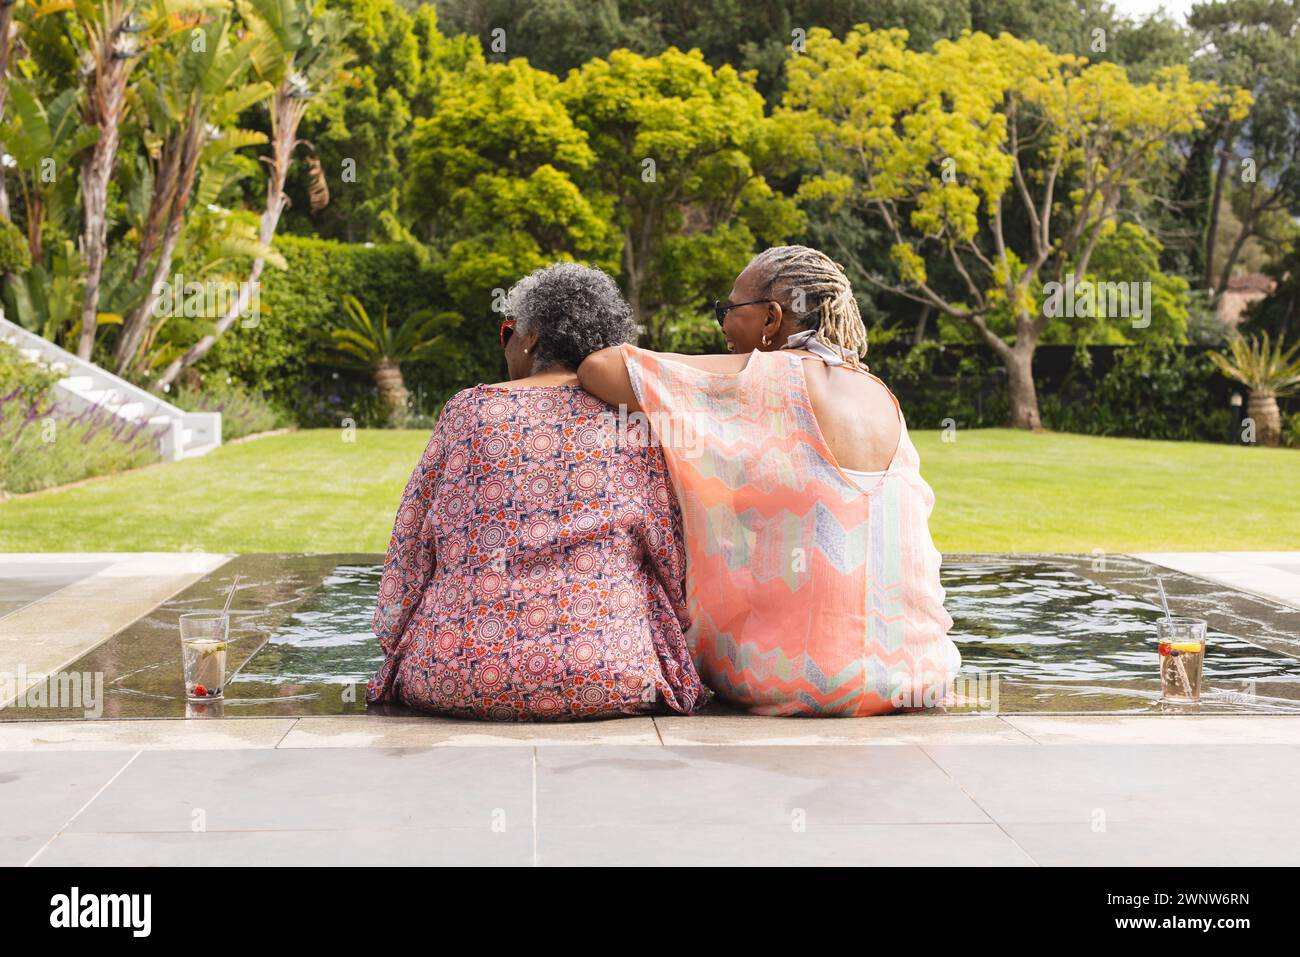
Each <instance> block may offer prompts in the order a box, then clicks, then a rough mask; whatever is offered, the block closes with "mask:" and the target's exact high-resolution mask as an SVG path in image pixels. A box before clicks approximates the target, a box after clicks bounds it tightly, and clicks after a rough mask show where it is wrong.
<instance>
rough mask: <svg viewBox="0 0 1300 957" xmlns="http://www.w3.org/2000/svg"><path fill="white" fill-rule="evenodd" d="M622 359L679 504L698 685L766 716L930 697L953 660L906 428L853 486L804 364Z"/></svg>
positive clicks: (763, 359)
mask: <svg viewBox="0 0 1300 957" xmlns="http://www.w3.org/2000/svg"><path fill="white" fill-rule="evenodd" d="M622 352H623V358H624V361H625V363H626V365H627V368H628V372H629V375H630V377H631V380H632V387H633V389H634V391H635V392H636V395H637V397H638V400H639V402H640V404H641V407H642V409H643V410H644V411H645V414H646V416H647V418H648V419H649V426H650V428H652V429H653V430H655V432H656V434H657V435H659V436H660V438H661V441H662V444H663V448H664V452H665V455H666V457H667V459H668V465H669V468H670V470H671V472H672V476H673V480H674V484H675V485H676V489H677V494H678V497H679V500H680V502H681V508H682V515H683V524H684V527H685V530H686V542H687V550H688V562H687V601H688V604H689V608H690V617H691V621H692V624H691V626H690V629H689V631H688V632H687V640H688V642H689V643H690V647H691V651H692V654H693V655H694V658H695V663H696V666H697V667H698V668H699V671H700V675H701V677H702V678H703V679H704V681H705V683H706V684H707V685H708V686H709V687H710V688H712V689H713V690H714V691H715V692H716V693H717V694H718V695H719V696H720V697H721V698H723V699H725V700H727V701H730V702H732V703H734V704H737V705H740V706H741V707H744V708H746V709H748V710H749V711H751V712H753V713H755V714H765V715H838V716H858V715H875V714H885V713H889V712H892V711H898V710H914V709H920V708H926V707H932V706H934V705H935V704H938V703H940V702H941V701H942V699H943V698H944V696H945V694H946V693H947V690H948V689H949V688H950V685H951V682H952V679H953V677H954V676H955V675H956V673H957V670H958V668H959V667H960V666H961V655H960V654H959V652H958V650H957V646H956V645H955V644H953V642H952V640H951V639H949V638H948V629H949V628H950V627H951V625H952V618H951V617H949V615H948V613H947V611H946V610H945V609H944V607H943V597H944V593H943V587H942V586H941V585H940V583H939V564H940V556H939V553H938V551H937V550H936V549H935V547H934V544H933V542H932V541H931V538H930V531H929V525H928V520H929V516H930V511H931V509H932V508H933V505H934V493H933V492H932V491H931V489H930V486H929V485H927V484H926V482H925V481H924V479H922V478H921V473H920V459H919V457H918V456H917V453H916V448H915V447H914V446H913V445H912V441H911V439H910V438H909V437H908V434H907V426H906V423H903V428H902V432H901V434H900V437H899V443H898V449H897V452H896V453H895V456H894V460H893V462H891V463H890V466H889V468H888V469H887V470H886V471H885V474H884V476H883V477H881V478H880V479H879V480H878V481H877V482H876V484H875V485H874V486H873V487H871V488H869V489H866V490H865V491H864V490H863V489H862V488H860V487H859V486H858V485H857V484H855V483H854V482H853V481H852V480H851V479H849V478H848V477H847V476H846V475H845V474H844V472H843V470H842V469H840V467H839V466H838V465H837V464H836V462H835V458H834V455H833V454H832V453H831V450H830V448H829V447H828V446H827V444H826V440H825V438H824V437H823V435H822V432H821V429H820V427H819V426H818V424H817V420H816V418H815V417H814V415H813V408H812V401H811V400H810V398H809V396H808V388H807V384H806V383H805V380H804V375H803V368H802V363H803V362H804V361H817V360H815V359H807V358H805V359H801V358H800V357H799V356H798V355H796V354H794V353H792V352H754V353H752V355H751V358H750V360H749V361H748V363H747V364H746V366H745V368H744V369H743V370H742V371H741V372H738V373H711V372H705V371H703V370H700V369H696V368H694V367H693V366H689V365H686V364H684V363H681V362H675V361H673V360H671V359H669V358H666V357H664V356H661V355H659V354H657V353H653V352H648V351H646V350H642V349H638V348H636V347H634V346H630V345H625V346H623V347H622ZM895 407H897V401H895ZM899 420H900V422H902V412H901V410H900V411H899Z"/></svg>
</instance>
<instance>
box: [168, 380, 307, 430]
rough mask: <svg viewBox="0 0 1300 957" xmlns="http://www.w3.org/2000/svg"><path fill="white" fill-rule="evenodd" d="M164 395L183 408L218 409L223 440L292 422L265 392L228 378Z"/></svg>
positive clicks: (192, 409) (204, 410)
mask: <svg viewBox="0 0 1300 957" xmlns="http://www.w3.org/2000/svg"><path fill="white" fill-rule="evenodd" d="M168 398H169V401H171V402H172V403H173V404H174V405H176V406H178V407H179V408H182V409H185V410H186V411H187V412H220V413H221V440H222V441H223V442H229V441H230V440H231V439H241V438H243V437H244V436H246V435H254V434H256V433H258V432H270V431H271V430H272V429H279V428H283V427H284V426H286V425H289V424H291V423H292V419H291V418H290V416H289V415H288V414H286V413H285V412H284V411H283V410H282V409H280V408H279V407H277V406H276V405H275V404H274V403H273V402H271V401H270V400H269V399H267V398H266V397H265V396H263V395H260V394H259V393H256V392H251V391H249V390H248V389H247V388H246V387H244V386H243V385H241V384H240V383H238V382H235V381H234V380H233V379H229V378H225V379H208V380H207V381H205V382H204V383H203V385H202V386H201V387H199V388H192V387H190V388H181V389H178V390H177V391H176V392H175V393H173V394H172V395H171V396H169V397H168Z"/></svg>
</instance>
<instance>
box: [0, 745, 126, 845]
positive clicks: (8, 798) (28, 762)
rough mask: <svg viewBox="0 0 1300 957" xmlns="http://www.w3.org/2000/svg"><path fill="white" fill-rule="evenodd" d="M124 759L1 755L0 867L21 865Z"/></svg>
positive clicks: (58, 755) (102, 783) (109, 756)
mask: <svg viewBox="0 0 1300 957" xmlns="http://www.w3.org/2000/svg"><path fill="white" fill-rule="evenodd" d="M128 760H130V756H129V755H124V754H120V753H119V754H72V753H49V754H24V753H6V754H3V755H0V864H4V865H20V864H23V863H24V862H25V861H26V860H27V858H29V857H30V856H31V855H32V854H34V853H35V852H36V850H37V849H38V848H39V847H40V846H41V845H42V844H44V843H45V841H46V840H48V839H49V837H50V836H51V835H53V834H54V833H55V832H56V831H57V830H58V829H59V828H61V827H62V826H63V825H64V824H65V823H67V821H68V819H69V818H71V817H72V816H73V815H74V814H76V813H77V811H78V810H80V809H81V808H82V807H83V806H84V805H85V803H86V802H87V801H89V800H90V799H91V798H92V797H94V796H95V793H96V792H97V791H99V789H100V788H102V787H103V786H104V784H105V783H106V782H108V781H109V780H110V779H111V778H112V777H113V775H115V774H117V772H118V771H120V770H121V769H122V766H123V765H124V764H126V762H127V761H128ZM18 858H21V860H20V859H18Z"/></svg>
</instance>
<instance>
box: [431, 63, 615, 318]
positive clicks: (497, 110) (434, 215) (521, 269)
mask: <svg viewBox="0 0 1300 957" xmlns="http://www.w3.org/2000/svg"><path fill="white" fill-rule="evenodd" d="M559 88H560V83H559V81H558V80H557V79H556V78H555V77H553V76H551V75H550V74H549V73H545V72H543V71H541V70H534V69H533V68H532V67H530V66H529V65H528V63H527V61H525V60H522V59H516V60H511V61H510V62H509V63H506V64H499V63H491V64H489V63H483V62H482V61H478V62H476V63H472V64H471V65H469V66H468V67H467V68H466V69H465V70H464V72H463V73H461V74H460V75H459V76H457V77H456V78H455V79H454V80H453V81H452V82H449V83H448V84H446V86H445V87H444V88H443V91H442V93H441V95H440V97H439V100H438V103H437V106H436V108H435V109H434V111H433V114H432V115H431V116H430V117H428V118H427V119H424V120H421V121H418V122H417V124H416V128H415V131H414V133H413V134H412V138H411V147H410V169H409V174H408V175H409V182H408V193H407V200H408V203H409V205H410V209H411V212H412V215H413V216H414V218H415V220H416V221H417V222H418V223H420V224H421V225H420V226H418V227H417V235H418V236H419V237H420V238H421V239H422V240H424V241H425V242H426V243H428V244H429V246H430V248H431V249H432V251H433V253H434V256H435V258H436V261H437V268H438V269H439V271H440V272H441V273H442V275H443V277H444V280H445V282H446V286H447V288H448V290H449V291H450V292H451V295H452V297H453V300H454V301H455V302H456V303H457V305H458V306H459V307H460V308H462V309H463V310H464V311H465V312H466V314H467V315H473V314H476V313H477V314H487V313H488V310H489V307H490V306H491V305H493V304H494V303H495V302H499V301H500V296H499V295H495V296H494V290H503V289H504V288H505V287H506V286H509V285H510V283H512V282H514V281H515V280H516V279H518V278H519V277H520V276H521V275H523V274H524V273H527V272H529V271H531V270H533V269H537V268H539V267H541V266H545V265H548V264H549V263H551V262H554V261H556V260H557V259H576V260H581V261H585V262H589V263H592V264H594V265H598V266H603V267H605V268H612V266H613V264H614V263H616V262H617V249H618V245H617V243H618V238H617V233H616V231H615V230H614V229H613V227H612V226H611V224H610V218H611V215H612V203H611V200H610V198H609V197H607V196H603V195H601V194H600V192H599V191H598V190H591V189H584V188H583V186H582V185H580V183H579V180H578V177H579V176H581V175H583V174H585V173H586V171H587V170H589V169H590V168H591V167H592V166H593V164H594V163H595V162H596V156H595V154H594V153H593V152H592V149H591V147H590V146H589V145H588V141H587V136H586V134H585V133H583V131H582V130H581V129H579V128H578V127H577V126H576V125H575V124H574V123H573V121H572V119H571V118H570V117H569V114H568V112H567V111H566V110H565V108H564V104H563V103H562V102H561V100H560V96H559ZM492 331H493V332H495V330H492Z"/></svg>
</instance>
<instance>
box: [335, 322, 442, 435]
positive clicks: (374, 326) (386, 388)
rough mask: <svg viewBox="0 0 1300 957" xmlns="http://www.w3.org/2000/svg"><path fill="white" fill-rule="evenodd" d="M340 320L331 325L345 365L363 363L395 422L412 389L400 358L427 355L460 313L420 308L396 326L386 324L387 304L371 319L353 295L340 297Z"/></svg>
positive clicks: (401, 415) (403, 412)
mask: <svg viewBox="0 0 1300 957" xmlns="http://www.w3.org/2000/svg"><path fill="white" fill-rule="evenodd" d="M343 312H344V315H345V316H346V319H345V320H344V322H343V324H342V325H340V326H339V328H337V329H333V330H331V331H330V337H331V338H332V339H333V340H334V348H335V349H337V350H338V352H339V357H340V359H342V360H343V364H344V365H348V366H351V367H353V368H360V369H365V370H366V371H367V372H369V373H370V374H371V375H372V376H374V379H375V385H376V386H378V387H379V403H380V405H382V406H383V407H384V412H385V415H386V416H387V418H388V421H389V423H391V424H397V423H399V422H401V420H402V419H403V418H405V416H406V403H407V399H408V398H409V396H410V393H409V392H408V391H407V389H406V381H405V380H404V379H403V378H402V363H403V362H416V361H419V360H421V359H431V358H433V357H434V356H436V355H437V354H438V352H439V351H440V350H441V349H442V348H443V346H444V345H445V344H446V340H445V339H444V337H443V333H444V332H447V331H449V330H450V329H451V328H452V327H453V326H454V325H455V324H456V323H458V322H459V321H460V317H459V316H457V315H456V314H454V313H441V314H437V315H435V314H434V313H433V312H432V311H431V310H428V309H424V310H421V311H420V312H417V313H414V314H413V315H411V316H409V317H407V319H406V321H405V322H403V323H402V324H401V325H400V326H399V327H397V328H396V329H394V328H393V327H391V326H390V325H389V324H388V307H387V306H384V314H383V317H382V318H381V319H380V320H379V322H377V323H376V322H374V321H373V320H372V319H371V318H370V315H369V313H367V312H366V310H365V307H364V306H362V305H361V303H360V301H359V300H358V299H357V297H356V296H344V297H343Z"/></svg>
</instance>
